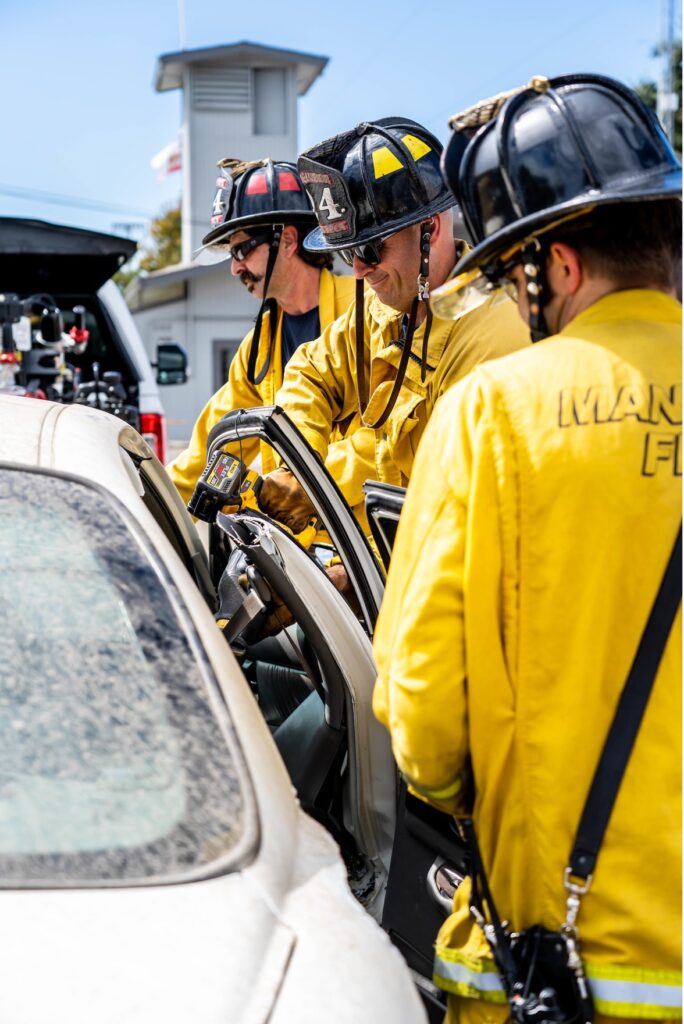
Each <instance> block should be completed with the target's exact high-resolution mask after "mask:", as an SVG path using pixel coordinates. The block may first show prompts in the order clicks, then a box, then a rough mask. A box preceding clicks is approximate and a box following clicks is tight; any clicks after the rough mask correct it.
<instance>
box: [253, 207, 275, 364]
mask: <svg viewBox="0 0 684 1024" xmlns="http://www.w3.org/2000/svg"><path fill="white" fill-rule="evenodd" d="M281 235H282V231H281V229H280V227H274V229H273V238H272V239H271V244H270V246H269V250H268V262H267V264H266V273H265V274H264V297H263V299H262V302H261V307H260V309H259V315H258V316H257V318H256V323H255V324H254V331H253V332H252V344H251V345H250V347H249V359H248V360H247V380H248V381H249V383H250V384H261V382H262V380H263V379H264V377H265V376H266V373H267V372H268V368H269V366H270V365H271V356H272V353H273V339H274V338H275V331H276V321H277V315H278V303H277V302H276V300H275V299H269V298H268V297H267V296H268V286H269V285H270V283H271V276H272V274H273V268H274V267H275V264H276V260H277V259H278V248H279V246H280V237H281ZM266 310H268V352H267V353H266V359H265V360H264V365H263V366H262V367H261V369H260V370H259V373H258V374H257V372H256V363H257V356H258V355H259V344H260V342H261V324H262V322H263V319H264V313H265V311H266Z"/></svg>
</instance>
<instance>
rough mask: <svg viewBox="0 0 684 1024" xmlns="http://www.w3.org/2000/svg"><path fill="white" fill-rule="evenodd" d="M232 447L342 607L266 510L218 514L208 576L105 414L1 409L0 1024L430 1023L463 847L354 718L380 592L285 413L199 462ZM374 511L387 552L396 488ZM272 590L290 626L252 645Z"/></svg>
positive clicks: (436, 1008) (8, 404)
mask: <svg viewBox="0 0 684 1024" xmlns="http://www.w3.org/2000/svg"><path fill="white" fill-rule="evenodd" d="M248 434H255V435H257V436H259V437H261V438H262V440H264V441H265V442H267V443H270V444H271V445H272V446H273V447H274V448H275V449H276V450H277V451H278V453H279V455H280V456H281V457H282V458H283V459H284V460H285V461H286V462H287V464H288V465H289V466H290V468H291V469H292V470H293V471H294V472H295V473H296V475H297V476H298V477H299V479H300V482H301V483H302V485H303V486H304V487H305V489H306V490H307V491H308V493H309V495H310V497H311V498H312V500H313V501H314V503H315V504H316V507H317V509H318V511H319V514H320V518H321V521H322V524H323V525H324V526H325V528H326V530H327V533H328V535H329V537H330V539H331V542H332V545H333V547H334V549H335V551H336V552H337V554H338V555H339V557H340V558H341V560H342V562H343V564H344V565H345V568H346V569H347V573H348V575H349V578H350V580H351V583H352V587H353V589H354V591H355V594H356V598H357V602H358V608H357V612H356V613H354V612H352V610H351V608H350V607H349V605H348V604H347V602H346V601H345V600H344V599H343V598H342V597H341V595H340V594H339V593H338V592H337V590H335V588H334V587H333V586H332V585H331V583H330V581H329V580H328V578H327V576H326V575H325V572H324V571H323V569H322V566H321V564H320V558H319V557H317V556H318V555H320V551H318V550H316V551H315V552H314V555H312V553H311V552H305V551H304V549H303V548H301V547H300V546H299V545H298V544H297V542H296V541H295V540H294V539H292V537H291V536H289V535H288V533H287V532H286V531H284V530H282V529H281V528H280V527H279V526H278V525H277V524H274V523H272V522H271V521H269V520H268V519H266V518H265V517H264V516H263V515H259V514H255V513H251V512H249V511H248V510H246V511H243V512H238V513H237V514H236V515H229V516H228V515H220V516H219V517H218V522H217V523H215V524H214V525H213V526H212V527H211V531H210V556H209V559H208V560H207V556H206V554H205V551H204V548H203V547H202V545H201V543H200V540H199V537H198V533H197V531H196V529H195V527H194V525H193V523H192V521H191V519H190V517H189V516H188V514H187V512H186V510H185V509H184V507H183V505H182V502H181V500H180V498H179V496H178V494H177V492H176V490H175V488H174V487H173V485H172V484H171V482H170V480H169V478H168V476H167V475H166V472H165V471H164V469H163V467H162V466H161V465H160V463H159V462H158V460H157V459H156V458H155V457H154V455H153V453H152V451H151V449H150V447H149V446H148V445H147V444H146V443H145V442H144V440H143V439H142V438H141V437H140V436H139V435H138V434H137V433H136V431H135V430H133V429H132V428H131V427H130V426H129V425H127V424H125V423H123V422H122V421H121V420H117V419H115V418H114V417H111V416H108V415H106V414H104V413H102V412H99V411H97V410H95V409H90V408H88V407H87V406H78V405H54V404H52V403H49V402H42V401H41V402H36V401H29V400H27V399H25V398H12V397H7V396H0V516H1V517H2V518H1V520H0V546H1V550H2V561H3V565H4V570H5V571H4V572H3V574H2V576H0V581H1V582H0V598H1V599H2V607H3V612H4V620H5V623H6V629H5V631H4V642H3V647H4V650H3V657H2V658H1V659H0V666H1V667H0V822H1V823H2V827H0V890H1V891H0V911H2V913H3V921H4V924H5V927H4V928H3V929H2V939H1V940H0V953H1V954H2V962H3V965H4V966H5V968H6V970H5V977H4V980H3V985H2V988H1V989H0V991H1V992H2V997H1V1001H0V1005H1V1006H2V1020H3V1024H29V1022H30V1024H34V1022H36V1021H43V1020H50V1021H51V1024H62V1022H64V1024H66V1022H67V1021H69V1022H70V1024H78V1022H81V1021H83V1022H85V1021H88V1022H90V1021H93V1020H97V1021H98V1022H99V1024H102V1022H104V1024H109V1022H111V1024H114V1022H117V1024H119V1022H122V1021H125V1022H127V1024H137V1022H140V1024H142V1022H143V1021H144V1022H145V1024H149V1022H152V1021H157V1020H158V1021H160V1022H162V1021H163V1022H164V1024H174V1022H179V1024H180V1022H181V1021H188V1020H192V1021H193V1024H203V1022H206V1024H214V1022H216V1024H218V1022H219V1021H220V1022H238V1021H240V1022H242V1021H245V1022H252V1021H254V1022H260V1021H270V1022H274V1024H279V1022H280V1024H283V1022H293V1024H294V1022H295V1021H296V1022H297V1024H300V1022H308V1021H312V1022H313V1021H320V1020H326V1021H327V1020H330V1021H335V1022H338V1021H339V1022H346V1021H349V1022H352V1021H354V1022H362V1021H375V1020H380V1019H382V1020H385V1019H387V1020H392V1021H396V1022H404V1021H405V1022H407V1024H409V1022H413V1021H423V1020H425V1010H426V1009H427V1013H428V1015H429V1018H430V1020H431V1021H437V1020H440V1019H441V1016H442V1015H443V1003H442V1001H441V999H440V996H439V994H438V993H437V990H436V989H434V987H433V986H432V985H431V982H430V980H429V979H430V974H431V959H432V942H433V941H434V937H435V934H436V931H437V928H438V926H439V923H440V921H441V920H442V919H443V916H444V914H445V913H446V912H447V911H448V909H449V906H450V900H451V897H452V895H453V890H454V886H455V885H457V884H458V882H459V880H460V874H461V872H462V859H463V858H462V850H461V848H460V843H459V840H458V837H457V835H456V834H455V831H454V829H453V825H452V823H451V821H450V819H449V818H447V817H446V816H444V815H440V814H438V813H437V812H435V811H433V810H431V809H430V808H429V807H427V806H426V805H424V804H423V803H422V802H420V801H418V800H415V798H412V797H411V796H410V795H408V794H407V793H406V790H405V788H404V787H403V786H401V785H399V783H398V778H397V775H396V769H395V766H394V763H393V760H392V756H391V750H390V745H389V737H388V734H387V732H386V731H385V730H384V729H383V728H382V727H380V725H379V724H378V723H377V722H376V721H375V719H374V717H373V715H372V713H371V693H372V688H373V683H374V677H375V670H374V665H373V660H372V650H371V636H372V631H373V627H374V623H375V617H376V615H377V611H378V608H379V604H380V600H381V597H382V591H383V576H382V572H381V570H380V569H379V567H378V564H377V562H376V560H375V557H374V556H373V554H372V552H371V550H370V548H369V546H368V544H367V542H366V540H365V538H364V537H363V534H362V533H361V531H360V528H359V527H358V524H357V523H356V521H355V519H354V518H353V516H352V515H351V512H350V510H349V508H348V506H347V505H346V503H345V502H344V500H343V499H342V497H341V495H340V494H339V491H338V490H337V488H336V486H335V484H334V483H333V481H332V480H331V479H330V477H329V476H328V474H327V473H326V472H325V470H324V468H323V466H322V463H321V462H320V460H319V459H318V458H317V456H316V455H315V453H314V452H313V451H312V450H311V449H310V448H309V447H308V445H306V442H304V440H303V439H302V438H301V435H299V434H298V433H297V431H296V430H295V428H294V427H293V426H292V424H291V423H290V421H289V420H288V419H287V417H286V416H285V414H284V413H282V412H281V411H280V410H277V409H262V410H252V411H251V412H248V413H244V412H241V413H239V414H236V415H234V416H232V417H228V418H227V419H226V420H225V421H222V422H221V424H219V425H218V426H217V427H216V428H215V430H214V432H213V433H212V436H211V438H210V451H215V450H218V449H219V448H221V447H222V446H223V445H225V444H226V443H227V442H230V441H235V440H237V439H239V437H240V436H243V437H244V436H246V435H248ZM368 490H369V492H370V493H369V503H368V509H369V516H370V519H371V522H372V524H373V526H374V529H375V536H376V541H377V542H378V547H379V549H380V550H381V551H382V552H383V554H384V555H385V556H386V557H388V552H389V549H390V547H391V539H392V530H393V528H394V527H395V526H396V521H397V519H398V515H399V511H400V508H401V501H402V494H401V492H400V490H399V489H393V488H383V487H382V486H380V485H375V486H371V487H369V488H368ZM217 591H218V599H217ZM273 595H278V597H279V598H280V600H281V601H282V602H283V603H284V605H285V606H286V607H287V609H288V610H289V612H290V614H291V616H292V618H293V619H294V624H293V625H290V626H288V627H287V628H284V629H282V630H280V631H279V632H278V633H277V635H276V636H268V637H266V636H264V635H263V623H264V618H265V616H266V615H267V614H268V612H269V610H272V609H273V607H274V601H273V600H272V598H273ZM280 607H281V610H282V606H280ZM226 609H228V611H229V616H230V618H229V625H228V627H227V628H226V629H225V630H224V632H223V635H222V633H221V631H220V630H219V629H218V628H217V625H216V622H215V621H214V620H215V618H219V619H222V620H223V619H224V618H225V616H226V614H227V612H226ZM227 640H228V641H229V643H227V642H226V641H227ZM255 698H256V699H255ZM297 798H298V799H297ZM305 811H306V812H307V813H304V812H305ZM331 837H332V838H331ZM333 840H334V841H333ZM340 852H341V854H342V856H340ZM378 922H379V923H381V924H382V927H383V929H384V932H383V931H382V930H381V929H380V928H379V927H378ZM388 936H389V938H388ZM390 939H391V942H390ZM397 948H398V950H400V951H401V954H402V955H401V956H400V954H399V952H398V951H397ZM407 965H408V966H407ZM409 968H410V970H409ZM421 997H422V1000H421ZM421 1001H422V1005H421Z"/></svg>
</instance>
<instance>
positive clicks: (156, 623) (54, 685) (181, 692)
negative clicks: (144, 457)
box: [0, 468, 253, 886]
mask: <svg viewBox="0 0 684 1024" xmlns="http://www.w3.org/2000/svg"><path fill="white" fill-rule="evenodd" d="M127 519H128V517H127V516H126V517H125V516H124V514H123V513H122V512H121V511H119V508H118V506H116V505H115V504H114V502H113V501H112V499H111V498H110V497H109V496H107V495H105V494H104V493H102V492H100V491H96V490H95V489H94V488H91V487H89V486H87V485H86V484H84V483H80V482H76V481H74V480H71V479H65V478H61V477H55V476H49V475H47V474H44V473H37V472H28V471H23V470H16V469H9V468H0V564H2V573H1V574H0V613H1V615H2V622H3V630H2V635H1V636H0V645H1V648H2V650H1V653H0V886H2V885H4V886H12V885H17V884H19V885H26V884H29V885H30V884H48V883H50V884H56V885H60V884H67V885H74V884H78V883H79V882H84V883H86V884H94V883H98V882H100V883H104V884H107V883H108V882H109V883H110V884H121V883H122V882H126V883H127V884H130V883H131V882H134V881H139V882H144V881H145V880H150V879H155V880H159V879H163V880H168V879H169V878H170V877H175V878H177V877H179V876H183V875H185V876H187V875H188V873H190V874H191V875H192V876H193V877H195V876H196V875H197V874H198V869H199V873H200V874H202V873H205V872H206V870H207V866H208V865H210V864H212V865H215V866H214V870H220V865H219V866H218V867H217V866H216V862H217V861H222V862H223V865H224V869H227V867H228V865H229V864H230V861H231V856H232V858H233V859H235V857H237V856H238V855H243V854H244V852H245V851H244V845H245V840H246V836H247V833H249V832H250V823H251V817H250V813H253V812H251V811H250V805H249V804H248V802H247V801H246V797H245V787H244V785H243V784H242V783H241V780H244V777H245V776H244V771H245V769H244V767H243V764H242V761H241V759H240V757H239V751H238V750H237V747H236V745H235V741H234V740H233V739H232V734H231V730H230V723H229V722H228V720H227V714H226V711H225V708H224V707H223V706H222V704H221V702H220V699H219V697H218V694H217V692H216V689H215V686H216V684H215V682H214V681H213V679H212V677H211V675H210V673H209V672H208V670H206V669H205V670H203V669H202V667H201V664H200V663H199V662H198V658H197V657H196V656H195V654H194V652H193V648H192V647H191V641H190V640H189V639H188V634H187V633H186V629H184V627H183V624H182V622H181V619H180V614H182V613H179V611H178V601H179V598H178V595H177V592H175V590H174V588H173V585H172V584H171V583H170V581H167V580H166V578H165V573H164V571H163V569H161V568H159V567H158V566H156V565H155V563H154V562H153V560H152V559H151V556H149V555H148V554H147V552H146V550H145V547H144V545H143V544H142V543H141V542H140V541H139V540H138V538H137V528H135V529H134V528H133V527H131V526H129V525H128V522H127ZM248 812H250V813H248ZM202 869H204V870H202Z"/></svg>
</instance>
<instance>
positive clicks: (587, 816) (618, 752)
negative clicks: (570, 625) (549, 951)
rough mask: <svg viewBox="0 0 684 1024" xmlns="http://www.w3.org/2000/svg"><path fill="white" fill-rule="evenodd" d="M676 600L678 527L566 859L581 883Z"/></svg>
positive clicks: (601, 830)
mask: <svg viewBox="0 0 684 1024" xmlns="http://www.w3.org/2000/svg"><path fill="white" fill-rule="evenodd" d="M681 596H682V527H681V524H680V527H679V532H678V533H677V539H676V541H675V545H674V548H673V549H672V554H671V555H670V561H669V562H668V565H667V569H666V570H665V575H664V576H663V580H662V583H661V584H660V590H659V591H658V595H657V597H656V599H655V602H654V604H653V608H652V609H651V614H650V616H649V619H648V622H647V623H646V628H645V630H644V633H643V636H642V637H641V642H640V643H639V648H638V650H637V653H636V656H635V658H634V662H633V664H632V668H631V669H630V672H629V675H628V676H627V682H626V683H625V685H624V688H623V690H622V693H621V695H620V700H619V702H618V706H617V710H616V712H615V716H614V718H613V722H612V725H611V727H610V731H609V733H608V738H607V740H606V742H605V745H604V747H603V753H602V754H601V758H600V760H599V763H598V766H597V768H596V771H595V773H594V778H593V781H592V783H591V788H590V790H589V796H588V797H587V800H586V803H585V805H584V811H583V812H582V818H581V820H580V823H579V827H578V829H577V835H576V836H575V843H574V847H573V850H572V854H571V855H570V870H571V872H572V875H573V876H575V877H577V878H582V879H584V880H586V879H587V878H588V877H589V875H590V874H591V873H592V871H593V870H594V866H595V864H596V858H597V856H598V852H599V848H600V846H601V842H602V840H603V836H604V833H605V831H606V828H607V826H608V822H609V820H610V815H611V813H612V810H613V806H614V804H615V799H616V797H617V794H618V790H619V788H620V783H621V782H622V776H623V775H624V773H625V769H626V767H627V762H628V761H629V757H630V754H631V752H632V748H633V746H634V741H635V740H636V737H637V733H638V732H639V726H640V725H641V720H642V718H643V715H644V711H645V710H646V705H647V703H648V698H649V696H650V693H651V690H652V688H653V683H654V680H655V677H656V673H657V671H658V666H659V664H660V661H661V659H662V656H663V652H664V650H665V644H666V643H667V638H668V636H669V635H670V630H671V629H672V624H673V622H674V619H675V615H676V614H677V608H678V607H679V603H680V600H681Z"/></svg>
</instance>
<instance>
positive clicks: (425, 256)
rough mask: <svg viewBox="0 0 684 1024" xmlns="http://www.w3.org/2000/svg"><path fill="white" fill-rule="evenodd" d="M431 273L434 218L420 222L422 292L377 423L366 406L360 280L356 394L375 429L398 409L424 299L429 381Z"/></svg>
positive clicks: (359, 286) (423, 365)
mask: <svg viewBox="0 0 684 1024" xmlns="http://www.w3.org/2000/svg"><path fill="white" fill-rule="evenodd" d="M429 273H430V222H429V221H425V222H424V223H423V224H421V226H420V271H419V274H418V295H417V296H416V298H415V299H414V300H413V302H412V303H411V309H410V312H409V319H408V326H407V328H406V334H405V336H404V339H403V347H402V351H401V359H400V360H399V366H398V367H397V374H396V377H395V378H394V384H393V385H392V390H391V392H390V396H389V398H388V399H387V403H386V405H385V408H384V409H383V410H382V412H381V413H380V416H379V417H378V418H377V420H375V421H374V422H373V423H369V422H368V420H367V419H366V409H367V407H368V384H367V382H366V347H365V344H364V340H365V321H364V315H363V314H364V295H363V280H359V279H358V278H357V280H356V339H355V342H356V344H355V349H356V397H357V399H358V402H359V410H360V412H361V420H362V422H363V425H364V426H365V427H370V428H371V429H372V430H379V428H380V427H382V426H384V424H385V423H386V422H387V419H388V418H389V415H390V413H391V412H392V410H393V409H394V406H395V404H396V401H397V398H398V397H399V392H400V391H401V388H402V385H403V383H404V377H405V376H406V367H407V366H408V361H409V359H410V357H411V349H412V348H413V336H414V334H415V332H416V319H417V316H418V303H419V302H424V303H425V304H426V307H427V310H426V317H425V330H424V332H423V347H422V350H421V357H420V380H421V384H424V383H425V378H426V376H427V352H428V341H429V340H430V330H431V328H432V310H431V309H430V305H429V301H428V300H429V288H428V276H429Z"/></svg>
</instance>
